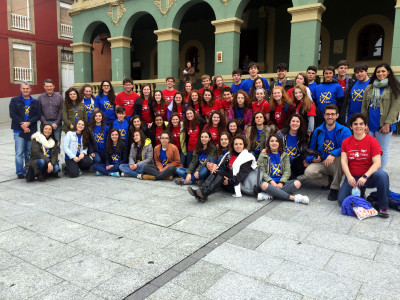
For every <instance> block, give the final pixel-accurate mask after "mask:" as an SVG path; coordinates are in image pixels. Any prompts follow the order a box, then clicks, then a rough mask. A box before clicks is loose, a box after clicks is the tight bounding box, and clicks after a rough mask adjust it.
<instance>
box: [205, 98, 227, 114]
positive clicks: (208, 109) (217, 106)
mask: <svg viewBox="0 0 400 300" xmlns="http://www.w3.org/2000/svg"><path fill="white" fill-rule="evenodd" d="M221 108H222V104H221V101H219V100H218V99H215V101H214V105H213V106H210V105H208V104H206V105H204V106H202V107H201V112H202V114H203V116H205V117H207V118H208V117H209V116H210V115H211V113H212V112H213V111H214V110H220V109H221Z"/></svg>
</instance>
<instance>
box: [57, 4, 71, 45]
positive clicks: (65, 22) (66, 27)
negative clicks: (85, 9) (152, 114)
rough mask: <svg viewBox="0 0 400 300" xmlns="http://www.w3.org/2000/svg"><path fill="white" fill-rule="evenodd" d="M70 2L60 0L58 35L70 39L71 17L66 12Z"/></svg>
mask: <svg viewBox="0 0 400 300" xmlns="http://www.w3.org/2000/svg"><path fill="white" fill-rule="evenodd" d="M70 9H71V4H68V3H65V2H60V36H61V38H67V39H72V38H73V37H74V36H73V32H72V18H71V16H70V15H69V14H68V10H70Z"/></svg>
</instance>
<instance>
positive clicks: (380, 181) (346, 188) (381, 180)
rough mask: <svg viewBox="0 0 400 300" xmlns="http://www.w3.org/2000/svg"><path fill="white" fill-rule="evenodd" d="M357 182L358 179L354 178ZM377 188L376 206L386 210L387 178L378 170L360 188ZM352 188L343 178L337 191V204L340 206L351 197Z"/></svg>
mask: <svg viewBox="0 0 400 300" xmlns="http://www.w3.org/2000/svg"><path fill="white" fill-rule="evenodd" d="M354 178H355V180H356V181H357V180H358V179H359V178H360V177H354ZM375 187H376V188H377V190H378V195H379V197H378V205H379V208H380V209H387V208H388V197H389V176H388V175H387V174H386V172H384V171H382V170H381V169H379V170H378V171H376V172H375V173H374V174H372V175H371V177H369V178H368V179H367V181H366V182H365V184H364V186H363V187H362V188H367V189H368V188H375ZM352 189H353V187H352V186H351V185H350V184H349V182H348V181H347V178H346V177H345V178H344V180H343V183H342V186H341V187H340V190H339V195H338V203H339V205H342V203H343V200H344V199H345V198H346V197H347V196H350V195H351V190H352Z"/></svg>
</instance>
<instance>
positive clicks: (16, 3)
mask: <svg viewBox="0 0 400 300" xmlns="http://www.w3.org/2000/svg"><path fill="white" fill-rule="evenodd" d="M29 4H30V1H29V0H12V1H11V27H12V28H13V29H18V30H25V31H30V30H31V22H30V16H29V11H30V9H29Z"/></svg>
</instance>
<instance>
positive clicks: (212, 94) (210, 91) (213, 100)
mask: <svg viewBox="0 0 400 300" xmlns="http://www.w3.org/2000/svg"><path fill="white" fill-rule="evenodd" d="M206 92H209V93H210V94H211V99H210V102H208V103H207V102H206V100H204V94H205V93H206ZM214 103H215V98H214V92H213V91H212V90H210V89H204V91H203V97H202V98H201V106H204V105H208V106H213V105H214Z"/></svg>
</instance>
